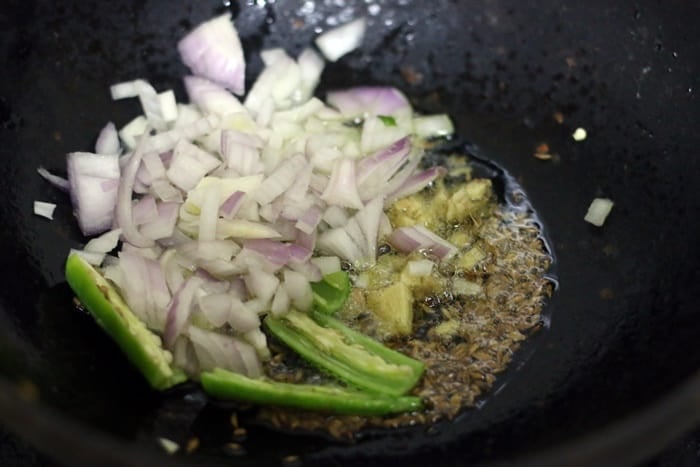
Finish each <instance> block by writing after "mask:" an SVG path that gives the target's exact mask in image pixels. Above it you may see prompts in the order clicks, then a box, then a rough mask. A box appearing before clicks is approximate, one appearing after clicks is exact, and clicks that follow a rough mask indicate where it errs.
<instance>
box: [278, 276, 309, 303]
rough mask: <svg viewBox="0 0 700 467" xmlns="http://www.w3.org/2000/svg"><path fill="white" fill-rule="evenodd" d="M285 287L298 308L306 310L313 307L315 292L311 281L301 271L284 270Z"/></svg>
mask: <svg viewBox="0 0 700 467" xmlns="http://www.w3.org/2000/svg"><path fill="white" fill-rule="evenodd" d="M283 276H284V288H285V290H286V291H287V295H289V299H290V300H291V302H292V305H293V306H294V307H295V308H297V309H298V310H302V311H306V310H309V309H311V304H312V303H313V292H312V291H311V285H310V284H309V281H308V280H307V279H306V277H304V275H303V274H302V273H300V272H296V271H291V270H289V269H285V270H284V274H283Z"/></svg>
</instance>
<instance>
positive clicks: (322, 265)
mask: <svg viewBox="0 0 700 467" xmlns="http://www.w3.org/2000/svg"><path fill="white" fill-rule="evenodd" d="M310 261H311V262H312V263H313V264H315V265H316V267H318V269H319V270H320V271H321V274H323V275H324V276H326V275H328V274H332V273H334V272H337V271H340V270H341V268H340V259H339V258H338V257H337V256H316V257H315V258H311V260H310Z"/></svg>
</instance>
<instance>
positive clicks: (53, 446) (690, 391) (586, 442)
mask: <svg viewBox="0 0 700 467" xmlns="http://www.w3.org/2000/svg"><path fill="white" fill-rule="evenodd" d="M0 420H2V421H3V424H4V427H5V428H7V429H9V430H10V431H12V432H13V433H15V434H16V435H18V436H19V437H20V438H22V439H23V440H25V441H27V442H28V443H29V444H30V445H31V446H32V447H34V448H35V449H37V450H38V451H40V452H42V453H43V454H45V455H46V456H48V457H50V458H52V459H55V460H58V461H59V462H64V463H66V464H68V465H105V466H136V465H162V464H164V463H165V462H166V459H168V460H167V464H168V465H174V466H192V465H201V462H188V461H187V460H185V459H182V458H178V457H167V455H166V454H165V453H162V454H160V453H158V452H157V451H156V450H155V449H148V448H146V447H145V446H144V445H142V444H141V443H138V442H127V441H125V440H120V439H118V438H116V437H115V436H110V435H108V434H107V433H104V432H101V431H99V430H96V429H94V428H91V427H89V426H88V425H87V424H86V423H84V422H80V421H77V420H74V419H70V418H68V417H66V416H65V415H63V414H61V413H60V411H58V410H56V409H54V408H51V407H48V406H47V405H45V404H43V403H41V402H34V401H31V400H28V399H27V398H25V397H22V396H21V395H20V393H19V391H18V390H17V386H16V384H13V383H12V382H10V381H9V380H8V379H7V378H5V377H2V378H0ZM698 422H700V371H697V372H695V373H694V374H693V375H691V376H690V377H688V378H687V379H686V380H685V381H684V382H682V383H680V384H679V385H678V386H676V387H675V388H673V389H671V390H670V391H668V392H667V393H666V394H665V395H663V396H662V397H661V398H660V399H658V400H657V401H655V402H654V403H652V404H650V405H647V406H646V407H644V408H643V409H641V410H639V411H636V412H634V413H632V414H630V415H627V416H625V417H623V418H621V419H617V420H615V421H613V422H611V423H609V424H607V425H605V426H602V427H599V428H597V429H592V430H589V431H588V432H585V433H584V434H582V435H579V436H578V437H576V438H574V439H569V440H567V441H565V442H563V443H559V444H557V445H555V446H553V447H551V448H547V449H542V450H537V451H534V452H531V453H524V454H521V455H517V456H506V457H504V456H500V457H497V458H496V459H495V460H489V461H486V462H480V463H479V465H484V466H494V467H495V466H510V465H518V466H533V467H534V466H540V467H547V466H560V465H567V466H573V467H575V466H581V467H583V466H603V465H614V466H624V465H635V464H637V463H639V462H642V461H645V460H648V459H650V458H651V457H652V456H654V455H655V454H658V453H659V452H661V451H662V450H663V449H664V448H666V447H667V446H668V445H670V444H671V442H673V441H674V440H676V439H678V438H680V437H681V436H682V435H684V434H686V433H688V432H689V431H690V430H691V429H692V428H694V427H695V426H696V425H697V424H698ZM444 455H445V457H443V459H447V458H448V457H447V456H449V452H447V453H444ZM303 462H304V457H303V454H302V464H303ZM454 462H456V463H457V464H459V461H454ZM144 463H145V464H144ZM438 464H439V465H450V461H449V460H448V461H447V462H444V461H441V462H438Z"/></svg>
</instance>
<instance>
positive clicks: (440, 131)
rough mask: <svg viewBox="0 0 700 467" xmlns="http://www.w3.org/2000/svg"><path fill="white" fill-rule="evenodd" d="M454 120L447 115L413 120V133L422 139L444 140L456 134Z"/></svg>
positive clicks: (428, 116)
mask: <svg viewBox="0 0 700 467" xmlns="http://www.w3.org/2000/svg"><path fill="white" fill-rule="evenodd" d="M454 131H455V129H454V125H452V120H451V119H450V117H448V116H447V115H445V114H438V115H424V116H420V117H414V118H413V132H414V134H415V135H416V136H419V137H421V138H442V137H445V136H450V135H452V134H453V133H454Z"/></svg>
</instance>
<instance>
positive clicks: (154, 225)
mask: <svg viewBox="0 0 700 467" xmlns="http://www.w3.org/2000/svg"><path fill="white" fill-rule="evenodd" d="M156 206H157V216H156V217H155V218H154V219H153V220H151V221H150V222H145V223H144V224H143V225H141V234H142V235H143V236H144V237H146V238H150V239H151V240H162V239H164V238H170V237H172V236H173V234H175V224H176V223H177V214H178V210H179V207H180V205H179V204H178V203H170V202H162V203H157V204H156Z"/></svg>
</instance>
